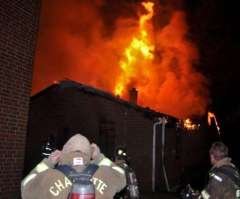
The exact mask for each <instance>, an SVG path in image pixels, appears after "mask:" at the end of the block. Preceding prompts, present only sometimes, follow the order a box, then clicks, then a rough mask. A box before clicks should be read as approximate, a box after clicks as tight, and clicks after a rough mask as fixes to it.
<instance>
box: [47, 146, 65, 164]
mask: <svg viewBox="0 0 240 199" xmlns="http://www.w3.org/2000/svg"><path fill="white" fill-rule="evenodd" d="M61 155H62V151H59V150H55V151H53V152H52V153H51V154H50V155H49V157H48V161H49V162H50V163H51V164H52V165H56V164H57V163H58V162H59V160H60V157H61Z"/></svg>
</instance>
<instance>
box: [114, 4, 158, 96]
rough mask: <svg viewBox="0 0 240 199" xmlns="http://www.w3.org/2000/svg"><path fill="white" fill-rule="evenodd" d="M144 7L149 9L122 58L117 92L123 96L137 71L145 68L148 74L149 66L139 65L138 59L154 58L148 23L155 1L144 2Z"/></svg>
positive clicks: (140, 21)
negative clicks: (142, 66)
mask: <svg viewBox="0 0 240 199" xmlns="http://www.w3.org/2000/svg"><path fill="white" fill-rule="evenodd" d="M142 5H143V7H144V8H145V9H146V10H147V12H148V13H147V14H143V15H142V16H141V17H140V19H139V32H138V35H137V36H134V37H133V39H132V41H131V43H130V45H129V47H127V48H126V49H125V51H124V56H123V58H122V60H120V63H119V64H120V67H121V74H120V77H119V79H118V82H117V83H116V86H115V92H114V93H115V94H116V95H117V96H121V95H122V94H123V91H124V90H126V88H127V87H128V86H129V84H130V83H131V80H132V79H133V78H135V77H136V75H137V71H139V70H143V71H144V76H147V75H148V70H147V66H145V67H144V68H141V67H139V65H138V60H139V59H140V60H141V61H142V62H143V60H152V59H153V58H154V55H153V52H154V45H153V44H152V43H151V40H150V38H149V34H148V30H147V27H146V23H147V22H148V21H149V20H150V19H151V18H152V17H153V14H154V12H153V6H154V3H153V2H143V3H142Z"/></svg>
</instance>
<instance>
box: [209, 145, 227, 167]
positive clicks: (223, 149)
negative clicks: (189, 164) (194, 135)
mask: <svg viewBox="0 0 240 199" xmlns="http://www.w3.org/2000/svg"><path fill="white" fill-rule="evenodd" d="M209 155H210V161H211V164H212V165H215V164H216V163H217V162H219V161H220V160H222V159H223V158H226V157H228V147H227V146H226V145H225V144H224V143H222V142H214V143H213V144H212V146H211V148H210V150H209Z"/></svg>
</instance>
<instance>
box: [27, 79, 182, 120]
mask: <svg viewBox="0 0 240 199" xmlns="http://www.w3.org/2000/svg"><path fill="white" fill-rule="evenodd" d="M54 88H60V89H63V90H64V89H66V88H74V89H77V90H78V91H79V92H84V93H87V94H91V95H94V96H99V97H103V98H105V99H107V100H110V101H113V102H115V103H119V104H122V105H123V106H125V107H127V108H132V109H135V110H136V111H140V112H142V113H144V115H145V116H146V117H149V118H151V119H154V118H158V117H163V116H164V117H166V118H168V119H169V120H172V121H177V118H175V117H173V116H170V115H168V114H164V113H160V112H157V111H155V110H152V109H150V108H149V107H142V106H139V105H137V104H135V103H131V102H129V101H126V100H124V99H121V98H119V97H117V96H115V95H113V94H111V93H108V92H105V91H103V90H100V89H98V88H94V87H92V86H89V85H85V84H81V83H78V82H75V81H72V80H62V81H59V82H54V84H52V85H50V86H49V87H47V88H45V89H43V90H42V91H40V92H39V93H37V94H35V95H33V96H32V97H31V101H34V100H35V99H37V98H39V97H41V96H44V95H45V94H46V93H48V92H50V91H51V90H53V89H54Z"/></svg>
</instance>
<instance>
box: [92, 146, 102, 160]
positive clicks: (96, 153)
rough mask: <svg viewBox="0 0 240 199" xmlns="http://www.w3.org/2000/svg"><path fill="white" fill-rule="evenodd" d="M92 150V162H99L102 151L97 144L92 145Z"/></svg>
mask: <svg viewBox="0 0 240 199" xmlns="http://www.w3.org/2000/svg"><path fill="white" fill-rule="evenodd" d="M91 148H92V160H98V159H99V158H100V156H101V151H100V148H99V146H98V145H96V144H95V143H92V144H91Z"/></svg>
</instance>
